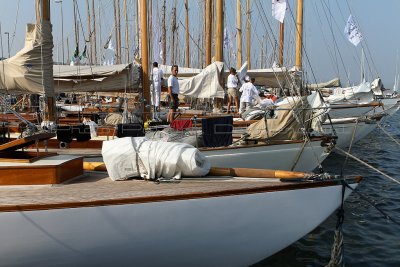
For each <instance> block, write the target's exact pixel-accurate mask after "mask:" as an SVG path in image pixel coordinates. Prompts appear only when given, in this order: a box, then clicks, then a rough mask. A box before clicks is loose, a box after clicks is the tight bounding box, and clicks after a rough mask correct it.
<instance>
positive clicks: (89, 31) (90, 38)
mask: <svg viewBox="0 0 400 267" xmlns="http://www.w3.org/2000/svg"><path fill="white" fill-rule="evenodd" d="M86 9H87V14H88V15H87V16H88V41H89V53H88V57H89V64H90V65H92V63H93V60H92V59H93V55H92V34H91V32H92V31H91V27H92V24H91V21H90V17H91V16H90V6H89V0H86ZM85 43H86V40H85ZM85 45H86V44H85Z"/></svg>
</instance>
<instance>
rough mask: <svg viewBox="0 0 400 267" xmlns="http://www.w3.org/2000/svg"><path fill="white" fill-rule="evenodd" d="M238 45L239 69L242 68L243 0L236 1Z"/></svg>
mask: <svg viewBox="0 0 400 267" xmlns="http://www.w3.org/2000/svg"><path fill="white" fill-rule="evenodd" d="M236 30H237V33H236V44H237V57H236V58H237V64H236V67H237V69H240V68H241V67H242V64H243V63H242V5H241V0H236Z"/></svg>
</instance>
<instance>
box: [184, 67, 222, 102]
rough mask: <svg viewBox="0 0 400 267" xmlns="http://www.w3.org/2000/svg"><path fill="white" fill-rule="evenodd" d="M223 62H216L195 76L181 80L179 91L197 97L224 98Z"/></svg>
mask: <svg viewBox="0 0 400 267" xmlns="http://www.w3.org/2000/svg"><path fill="white" fill-rule="evenodd" d="M223 68H224V63H223V62H214V63H212V64H211V65H209V66H207V67H206V68H205V69H203V70H202V71H201V72H200V73H199V74H197V75H196V76H194V77H191V78H187V79H183V80H179V93H180V94H182V95H185V96H191V97H196V98H211V97H215V98H224V95H225V92H224V88H223V86H222V85H221V81H223V77H222V75H223Z"/></svg>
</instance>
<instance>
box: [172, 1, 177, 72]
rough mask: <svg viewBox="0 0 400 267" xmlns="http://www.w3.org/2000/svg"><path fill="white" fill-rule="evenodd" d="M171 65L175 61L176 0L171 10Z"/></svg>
mask: <svg viewBox="0 0 400 267" xmlns="http://www.w3.org/2000/svg"><path fill="white" fill-rule="evenodd" d="M172 13H173V14H172V47H171V48H172V49H171V50H172V65H174V64H176V62H175V60H176V59H175V31H176V0H175V1H174V8H173V11H172Z"/></svg>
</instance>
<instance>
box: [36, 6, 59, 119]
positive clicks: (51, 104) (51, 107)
mask: <svg viewBox="0 0 400 267" xmlns="http://www.w3.org/2000/svg"><path fill="white" fill-rule="evenodd" d="M36 1H37V2H36V5H37V7H39V8H37V13H36V21H37V22H36V23H37V24H43V22H44V21H49V22H50V0H36ZM51 42H53V37H51ZM51 54H53V53H51ZM51 57H52V55H51ZM43 69H46V71H47V72H51V73H49V76H50V77H53V66H43ZM44 82H45V81H44ZM43 87H44V90H45V96H46V100H47V111H48V120H49V121H55V120H56V114H55V111H56V109H55V101H54V85H53V81H51V82H46V84H43Z"/></svg>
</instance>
